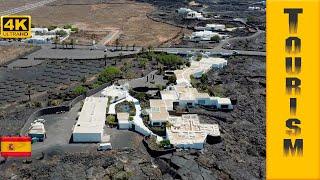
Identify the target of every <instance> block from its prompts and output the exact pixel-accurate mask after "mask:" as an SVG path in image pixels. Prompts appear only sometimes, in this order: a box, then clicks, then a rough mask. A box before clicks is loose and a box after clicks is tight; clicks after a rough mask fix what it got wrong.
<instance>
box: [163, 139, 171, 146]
mask: <svg viewBox="0 0 320 180" xmlns="http://www.w3.org/2000/svg"><path fill="white" fill-rule="evenodd" d="M170 145H171V143H170V140H162V141H160V146H161V147H168V146H170Z"/></svg>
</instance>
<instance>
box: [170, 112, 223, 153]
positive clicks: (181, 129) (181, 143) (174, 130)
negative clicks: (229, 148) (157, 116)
mask: <svg viewBox="0 0 320 180" xmlns="http://www.w3.org/2000/svg"><path fill="white" fill-rule="evenodd" d="M169 122H170V125H171V126H167V127H166V133H167V134H166V136H167V139H168V140H170V143H171V144H173V145H174V146H175V147H177V148H183V149H203V148H204V144H205V142H206V139H207V136H208V135H210V136H213V137H220V130H219V126H218V125H217V124H201V123H200V121H199V117H198V115H197V114H186V115H182V116H179V117H177V116H170V118H169Z"/></svg>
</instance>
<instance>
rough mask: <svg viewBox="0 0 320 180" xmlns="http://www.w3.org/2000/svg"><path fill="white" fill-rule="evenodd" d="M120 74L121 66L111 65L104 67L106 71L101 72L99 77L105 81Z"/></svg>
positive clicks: (111, 79)
mask: <svg viewBox="0 0 320 180" xmlns="http://www.w3.org/2000/svg"><path fill="white" fill-rule="evenodd" d="M119 74H121V71H120V69H119V68H117V67H115V66H110V67H107V68H106V69H104V71H103V72H101V73H100V75H99V77H98V81H101V82H103V83H106V82H109V81H113V80H115V78H116V77H117V76H118V75H119Z"/></svg>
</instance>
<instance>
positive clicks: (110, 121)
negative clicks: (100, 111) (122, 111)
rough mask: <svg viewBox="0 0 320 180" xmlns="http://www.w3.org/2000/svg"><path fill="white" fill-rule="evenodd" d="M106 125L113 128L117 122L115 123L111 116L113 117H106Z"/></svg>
mask: <svg viewBox="0 0 320 180" xmlns="http://www.w3.org/2000/svg"><path fill="white" fill-rule="evenodd" d="M106 123H107V124H108V125H110V126H115V125H117V122H116V118H115V117H114V116H113V115H108V116H107V121H106Z"/></svg>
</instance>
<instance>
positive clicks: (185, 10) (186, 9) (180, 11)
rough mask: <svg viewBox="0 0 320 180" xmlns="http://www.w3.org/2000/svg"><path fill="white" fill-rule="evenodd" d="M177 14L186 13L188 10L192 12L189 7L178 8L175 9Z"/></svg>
mask: <svg viewBox="0 0 320 180" xmlns="http://www.w3.org/2000/svg"><path fill="white" fill-rule="evenodd" d="M176 11H177V13H178V14H179V15H187V14H188V13H189V12H192V11H193V10H192V9H189V8H179V9H177V10H176Z"/></svg>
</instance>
